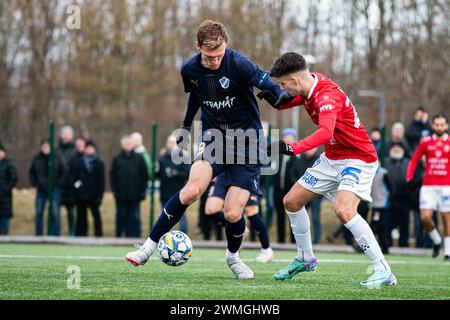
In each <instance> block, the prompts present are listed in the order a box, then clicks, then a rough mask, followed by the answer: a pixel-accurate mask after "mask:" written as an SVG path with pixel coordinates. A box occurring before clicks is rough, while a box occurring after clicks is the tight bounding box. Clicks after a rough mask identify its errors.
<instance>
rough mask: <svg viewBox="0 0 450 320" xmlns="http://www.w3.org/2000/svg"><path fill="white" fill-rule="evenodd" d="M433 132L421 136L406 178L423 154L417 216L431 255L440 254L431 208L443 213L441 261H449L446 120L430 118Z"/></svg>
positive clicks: (449, 165)
mask: <svg viewBox="0 0 450 320" xmlns="http://www.w3.org/2000/svg"><path fill="white" fill-rule="evenodd" d="M433 130H434V134H433V135H431V136H428V137H426V138H424V139H423V140H422V141H421V142H420V144H419V146H418V147H417V149H416V151H415V152H414V155H413V157H412V158H411V161H410V162H409V166H408V171H407V173H406V180H407V182H408V183H411V181H412V179H413V177H414V171H415V170H416V167H417V163H418V162H419V161H420V160H421V158H422V156H425V159H426V166H425V174H424V177H423V182H422V188H421V189H420V218H421V220H422V222H423V224H424V226H425V229H426V230H427V232H428V234H429V235H430V238H431V239H432V240H433V243H434V247H433V257H437V256H438V255H439V251H440V248H441V245H442V238H441V236H440V234H439V231H438V230H437V229H436V225H435V224H434V222H433V219H432V216H433V211H440V212H442V217H443V220H444V227H445V240H444V251H445V252H444V255H445V257H444V261H447V262H450V138H449V136H448V134H447V133H446V132H447V130H448V119H447V118H446V117H445V116H444V115H437V116H435V117H433Z"/></svg>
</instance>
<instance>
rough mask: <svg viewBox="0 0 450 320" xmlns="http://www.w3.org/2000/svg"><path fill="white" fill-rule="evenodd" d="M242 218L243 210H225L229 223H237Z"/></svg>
mask: <svg viewBox="0 0 450 320" xmlns="http://www.w3.org/2000/svg"><path fill="white" fill-rule="evenodd" d="M241 219H242V210H236V209H228V210H226V211H225V220H227V221H228V222H229V223H236V222H238V221H239V220H241Z"/></svg>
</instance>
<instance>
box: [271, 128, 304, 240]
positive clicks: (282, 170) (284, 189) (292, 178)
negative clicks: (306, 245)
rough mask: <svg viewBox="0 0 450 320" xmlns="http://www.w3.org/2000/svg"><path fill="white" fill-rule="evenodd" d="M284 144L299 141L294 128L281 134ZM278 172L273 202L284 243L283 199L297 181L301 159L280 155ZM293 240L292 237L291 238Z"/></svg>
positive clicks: (274, 183)
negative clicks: (297, 171) (296, 173)
mask: <svg viewBox="0 0 450 320" xmlns="http://www.w3.org/2000/svg"><path fill="white" fill-rule="evenodd" d="M281 136H282V139H283V141H284V142H286V143H292V142H294V141H296V140H297V132H296V131H295V130H294V129H293V128H286V129H284V130H283V131H282V132H281ZM278 161H279V162H278V164H279V165H278V171H277V173H276V174H275V175H274V176H273V191H274V192H273V202H274V204H275V209H276V213H277V239H278V243H284V242H285V238H286V214H285V209H284V205H283V198H284V196H285V195H286V194H287V193H288V191H289V190H290V189H291V187H292V186H293V185H294V183H295V182H296V181H297V179H298V176H296V175H295V174H294V172H295V171H296V170H298V168H297V167H298V166H299V164H300V163H299V158H298V157H290V156H288V155H283V154H280V156H279V158H278ZM291 238H292V237H291Z"/></svg>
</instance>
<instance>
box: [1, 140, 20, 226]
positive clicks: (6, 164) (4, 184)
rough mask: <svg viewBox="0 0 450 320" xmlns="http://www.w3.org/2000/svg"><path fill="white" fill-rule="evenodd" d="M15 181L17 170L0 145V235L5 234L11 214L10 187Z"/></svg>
mask: <svg viewBox="0 0 450 320" xmlns="http://www.w3.org/2000/svg"><path fill="white" fill-rule="evenodd" d="M16 183H17V170H16V167H15V166H14V163H13V160H12V159H11V158H9V157H7V154H6V149H5V148H4V147H3V146H2V145H0V235H7V234H8V232H9V225H10V222H11V218H12V215H13V210H12V203H13V202H12V189H13V188H14V186H15V185H16Z"/></svg>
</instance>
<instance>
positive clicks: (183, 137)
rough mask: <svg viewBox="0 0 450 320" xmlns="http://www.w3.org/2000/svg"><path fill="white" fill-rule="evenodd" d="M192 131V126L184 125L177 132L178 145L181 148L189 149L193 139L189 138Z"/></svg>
mask: <svg viewBox="0 0 450 320" xmlns="http://www.w3.org/2000/svg"><path fill="white" fill-rule="evenodd" d="M190 131H191V128H190V127H185V126H183V127H181V129H179V130H178V132H177V146H178V148H180V149H181V150H189V147H190V145H191V141H190V138H189V134H190Z"/></svg>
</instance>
